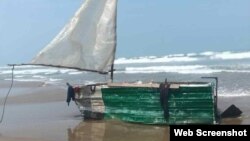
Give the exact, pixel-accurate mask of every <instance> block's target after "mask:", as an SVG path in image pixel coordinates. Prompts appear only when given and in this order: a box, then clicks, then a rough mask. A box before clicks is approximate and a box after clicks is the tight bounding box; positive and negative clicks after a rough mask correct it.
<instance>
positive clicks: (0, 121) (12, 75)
mask: <svg viewBox="0 0 250 141" xmlns="http://www.w3.org/2000/svg"><path fill="white" fill-rule="evenodd" d="M14 68H15V65H13V66H12V73H11V85H10V88H9V91H8V93H7V94H6V97H5V99H4V104H3V112H2V116H1V120H0V123H2V122H3V118H4V112H5V107H6V102H7V99H8V96H9V94H10V91H11V89H12V86H13V83H14Z"/></svg>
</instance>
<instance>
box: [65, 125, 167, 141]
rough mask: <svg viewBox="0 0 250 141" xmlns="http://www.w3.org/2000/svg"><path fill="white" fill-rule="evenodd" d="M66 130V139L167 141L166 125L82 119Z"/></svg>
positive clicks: (72, 140)
mask: <svg viewBox="0 0 250 141" xmlns="http://www.w3.org/2000/svg"><path fill="white" fill-rule="evenodd" d="M67 132H68V141H118V140H119V141H169V128H168V127H166V126H153V125H140V124H139V125H138V124H131V123H123V122H118V121H84V122H80V123H79V125H77V126H76V127H75V128H74V129H68V131H67Z"/></svg>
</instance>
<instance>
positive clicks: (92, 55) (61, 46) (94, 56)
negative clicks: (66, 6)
mask: <svg viewBox="0 0 250 141" xmlns="http://www.w3.org/2000/svg"><path fill="white" fill-rule="evenodd" d="M116 11H117V0H86V1H85V2H84V3H83V5H82V6H81V7H80V9H79V10H78V11H77V12H76V14H75V16H74V17H73V18H72V20H71V21H70V22H69V23H68V24H67V25H66V26H65V27H64V29H63V30H62V31H61V32H60V33H59V34H58V35H57V36H56V38H54V40H52V41H51V43H49V44H48V45H47V46H46V47H45V48H44V49H43V50H42V51H41V52H40V53H39V54H38V55H37V56H36V57H35V58H34V59H33V60H32V64H37V65H48V66H57V67H67V68H77V69H82V70H90V71H91V70H93V71H100V72H106V71H108V70H109V69H110V67H111V65H112V64H113V61H114V58H115V49H116V13H117V12H116Z"/></svg>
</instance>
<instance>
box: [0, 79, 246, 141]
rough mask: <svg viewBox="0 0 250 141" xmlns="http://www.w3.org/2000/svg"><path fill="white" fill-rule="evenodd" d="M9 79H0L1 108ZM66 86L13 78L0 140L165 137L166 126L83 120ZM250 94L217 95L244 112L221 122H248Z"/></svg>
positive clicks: (223, 104)
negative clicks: (239, 95)
mask: <svg viewBox="0 0 250 141" xmlns="http://www.w3.org/2000/svg"><path fill="white" fill-rule="evenodd" d="M9 86H10V82H9V81H0V108H1V110H0V112H2V103H3V98H4V96H5V94H6V93H7V91H8V88H9ZM65 98H66V86H54V85H46V84H44V83H42V82H15V83H14V86H13V90H12V91H11V94H10V97H9V99H8V102H7V107H6V112H5V116H4V121H3V123H2V124H0V141H83V140H84V141H86V140H90V141H91V140H92V141H117V140H119V141H127V140H129V141H151V140H154V141H167V140H169V135H168V134H167V133H168V132H169V128H168V127H166V126H152V125H151V126H148V125H138V124H129V123H124V122H115V121H104V120H101V121H83V120H82V117H81V116H80V112H79V111H78V109H77V107H76V105H75V104H74V103H71V104H70V106H67V104H66V102H65ZM249 100H250V97H219V105H218V106H219V108H220V109H221V110H224V109H226V108H227V107H228V106H230V105H231V104H232V103H233V104H235V105H236V106H238V107H239V108H240V109H241V110H242V111H243V112H244V113H243V116H242V117H241V118H234V119H224V120H222V124H249V123H250V116H249V115H250V106H249Z"/></svg>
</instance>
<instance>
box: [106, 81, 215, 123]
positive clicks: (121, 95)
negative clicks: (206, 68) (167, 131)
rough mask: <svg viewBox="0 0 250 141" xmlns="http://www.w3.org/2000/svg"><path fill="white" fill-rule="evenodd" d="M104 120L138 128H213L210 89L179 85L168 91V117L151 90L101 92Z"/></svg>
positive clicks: (208, 87)
mask: <svg viewBox="0 0 250 141" xmlns="http://www.w3.org/2000/svg"><path fill="white" fill-rule="evenodd" d="M101 92H102V99H103V102H104V106H105V112H104V117H105V119H118V120H122V121H126V122H134V123H142V124H214V123H215V106H214V105H215V103H214V87H213V85H212V84H209V85H180V86H179V87H178V88H169V90H168V100H167V101H168V103H167V105H168V117H165V116H164V110H163V108H162V105H161V103H160V89H159V88H153V87H152V88H151V87H124V86H123V87H109V88H102V89H101Z"/></svg>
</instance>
